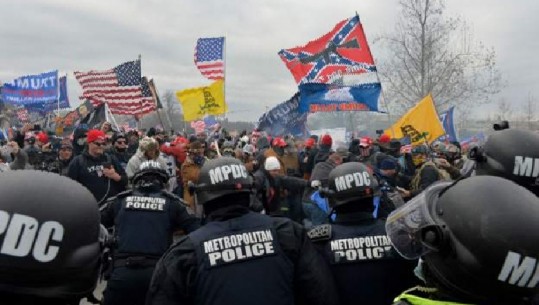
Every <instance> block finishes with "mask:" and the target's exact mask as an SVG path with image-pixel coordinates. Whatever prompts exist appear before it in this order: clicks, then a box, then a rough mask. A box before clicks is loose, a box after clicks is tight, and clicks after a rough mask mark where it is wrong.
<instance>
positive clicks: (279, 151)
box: [273, 147, 284, 156]
mask: <svg viewBox="0 0 539 305" xmlns="http://www.w3.org/2000/svg"><path fill="white" fill-rule="evenodd" d="M273 150H274V151H275V152H276V153H277V154H278V155H279V156H282V155H284V148H283V147H274V148H273Z"/></svg>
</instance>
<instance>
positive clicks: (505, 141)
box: [471, 129, 539, 196]
mask: <svg viewBox="0 0 539 305" xmlns="http://www.w3.org/2000/svg"><path fill="white" fill-rule="evenodd" d="M471 154H472V155H475V156H474V159H475V160H476V166H475V173H476V175H489V176H500V177H504V178H507V179H510V180H513V181H515V182H516V183H517V184H520V185H522V186H524V187H525V188H527V189H529V190H530V191H532V192H533V193H535V195H538V196H539V181H537V179H538V176H539V134H538V133H536V132H532V131H529V130H522V129H504V130H499V131H496V132H494V133H493V134H492V135H490V136H489V137H488V139H487V142H486V143H485V145H484V146H483V147H482V148H477V149H474V153H471Z"/></svg>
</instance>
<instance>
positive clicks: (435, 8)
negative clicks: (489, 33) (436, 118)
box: [375, 0, 502, 111]
mask: <svg viewBox="0 0 539 305" xmlns="http://www.w3.org/2000/svg"><path fill="white" fill-rule="evenodd" d="M400 6H401V12H402V13H401V17H400V18H399V20H398V21H397V24H396V28H395V31H394V32H393V33H391V34H389V35H385V36H382V37H380V38H379V39H376V40H375V41H376V42H379V43H381V44H382V45H383V46H384V47H385V50H387V51H388V52H389V53H388V57H387V60H382V61H380V62H379V73H380V75H381V77H382V81H383V82H384V89H385V90H384V91H385V93H386V94H387V96H388V99H389V101H390V102H389V104H390V106H391V108H393V110H396V111H399V109H398V108H399V107H403V108H405V109H407V108H410V107H411V106H412V105H414V104H415V103H417V102H418V101H419V100H420V99H421V98H423V97H424V96H426V95H427V94H429V93H432V95H433V97H434V101H435V103H436V106H437V108H438V110H440V111H441V110H445V109H446V108H448V107H449V106H450V105H459V106H464V105H467V106H470V105H471V104H472V103H474V104H482V103H487V102H489V101H490V100H489V98H490V97H491V96H492V95H493V94H496V93H498V92H499V90H500V87H501V85H502V80H501V77H500V73H499V72H498V71H497V68H496V54H495V52H494V50H493V49H492V48H487V47H485V46H484V45H483V44H482V43H480V42H479V43H476V42H474V40H473V35H472V31H471V28H470V27H469V26H468V25H467V24H466V22H464V21H463V20H462V19H460V18H447V17H445V14H444V10H445V4H444V0H401V1H400Z"/></svg>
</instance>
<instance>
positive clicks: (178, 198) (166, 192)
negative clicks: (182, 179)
mask: <svg viewBox="0 0 539 305" xmlns="http://www.w3.org/2000/svg"><path fill="white" fill-rule="evenodd" d="M161 195H163V196H165V197H167V198H169V199H174V200H181V198H180V197H179V196H177V195H175V194H173V193H171V192H169V191H166V190H162V191H161Z"/></svg>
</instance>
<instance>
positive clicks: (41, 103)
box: [2, 71, 58, 109]
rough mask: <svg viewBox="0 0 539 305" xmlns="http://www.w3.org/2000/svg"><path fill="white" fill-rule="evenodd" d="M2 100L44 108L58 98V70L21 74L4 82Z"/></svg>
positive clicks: (13, 103) (18, 104)
mask: <svg viewBox="0 0 539 305" xmlns="http://www.w3.org/2000/svg"><path fill="white" fill-rule="evenodd" d="M2 100H3V101H4V102H5V103H8V104H12V105H17V106H24V107H30V108H38V109H39V108H42V109H44V108H45V106H46V105H47V104H50V103H55V102H57V100H58V71H51V72H46V73H41V74H37V75H27V76H21V77H19V78H17V79H15V80H14V81H13V82H12V83H6V84H4V86H3V88H2Z"/></svg>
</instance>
